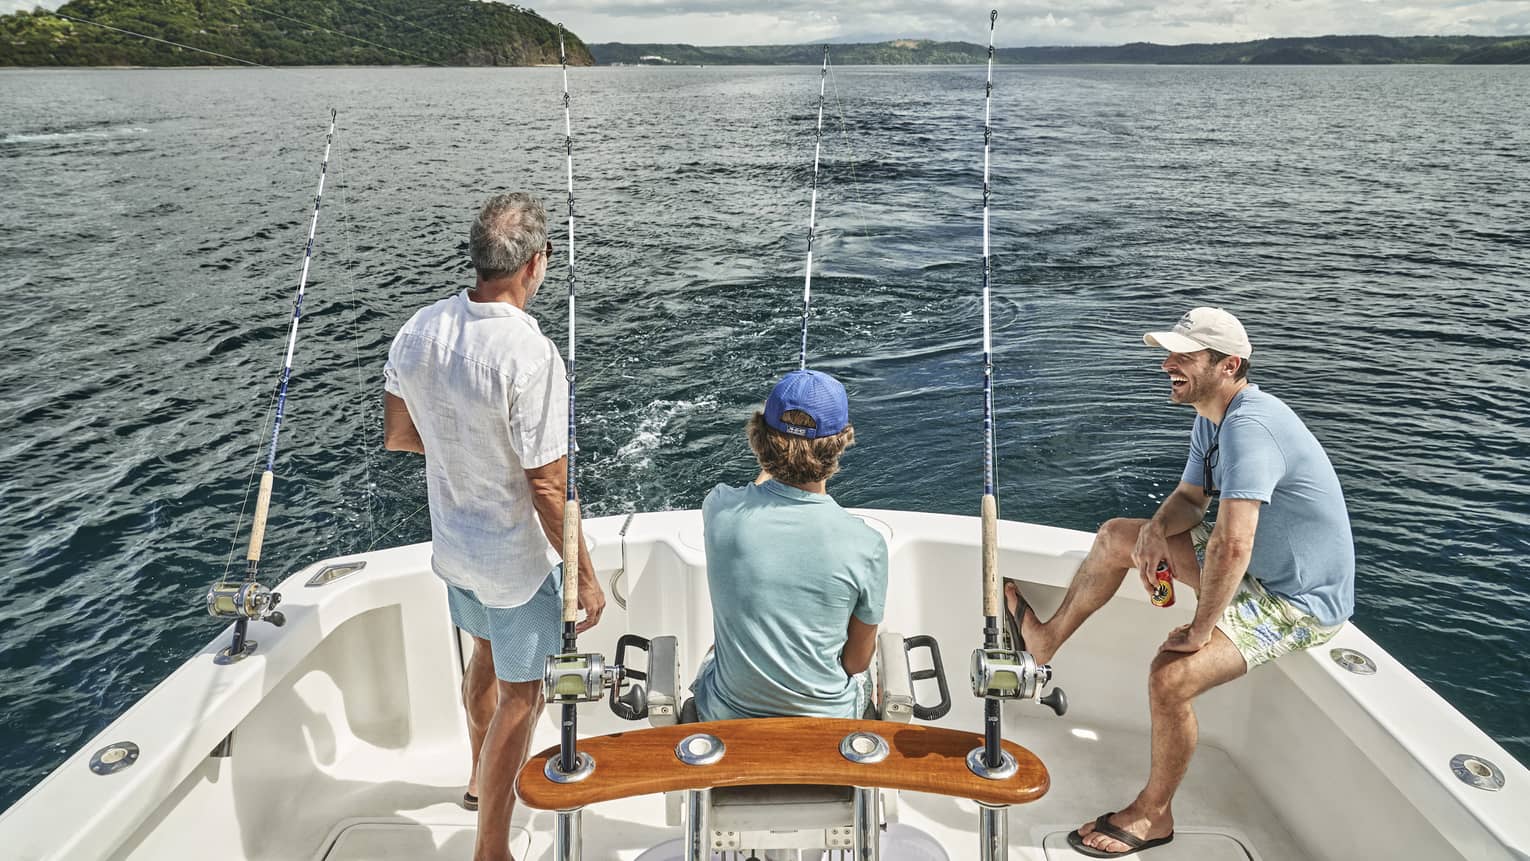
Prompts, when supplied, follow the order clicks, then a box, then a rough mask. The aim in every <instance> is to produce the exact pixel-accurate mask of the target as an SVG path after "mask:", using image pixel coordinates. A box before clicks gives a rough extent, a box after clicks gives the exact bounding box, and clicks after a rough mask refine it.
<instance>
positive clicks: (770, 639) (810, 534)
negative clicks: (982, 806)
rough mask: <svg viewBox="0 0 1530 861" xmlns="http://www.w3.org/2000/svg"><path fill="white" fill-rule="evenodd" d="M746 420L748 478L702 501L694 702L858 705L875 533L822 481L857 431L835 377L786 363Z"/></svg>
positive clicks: (736, 710) (785, 708)
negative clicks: (703, 599) (704, 591)
mask: <svg viewBox="0 0 1530 861" xmlns="http://www.w3.org/2000/svg"><path fill="white" fill-rule="evenodd" d="M748 434H749V447H750V448H751V449H753V450H754V455H755V458H756V459H757V460H758V461H759V463H760V470H761V471H760V475H759V478H757V479H756V480H755V481H754V483H753V484H747V485H744V486H743V487H729V486H728V485H725V484H719V485H718V486H717V487H715V488H713V489H712V492H711V493H708V494H707V498H706V501H705V502H704V503H702V506H701V513H702V520H703V522H704V524H705V533H706V550H707V584H708V588H709V590H710V592H711V597H712V627H713V631H714V637H715V645H714V650H713V653H712V654H711V655H709V656H708V657H707V658H706V659H705V660H704V661H703V663H702V666H701V668H700V669H699V670H698V672H697V678H696V682H695V684H694V685H692V688H693V690H695V692H696V709H697V713H698V716H699V717H700V718H701V719H702V720H727V719H730V718H749V717H775V716H781V715H822V716H826V717H844V718H858V717H861V716H862V714H863V713H864V712H865V710H866V706H867V704H868V701H869V696H868V692H867V685H866V684H865V673H866V669H867V667H869V666H870V665H871V657H872V654H873V652H875V650H876V639H877V625H878V624H880V623H881V621H882V609H883V605H884V604H885V602H886V598H887V544H886V542H884V541H883V540H882V536H881V535H880V534H879V533H877V531H876V530H874V529H872V528H871V527H869V526H867V525H866V524H865V523H863V522H862V521H861V520H860V518H858V517H855V516H854V515H852V514H850V513H849V512H847V511H845V510H844V509H843V508H840V507H839V504H838V503H836V502H835V501H834V500H833V498H832V497H830V496H829V494H828V491H827V490H826V484H827V482H828V479H829V477H830V476H832V475H833V474H834V473H836V472H838V471H839V457H840V455H841V454H843V453H844V451H845V449H847V448H849V447H850V445H851V444H852V443H854V442H855V429H854V428H853V427H851V425H850V404H849V402H848V400H847V399H846V397H845V387H844V386H842V385H840V383H839V381H838V380H836V379H834V378H833V377H831V376H829V375H828V374H825V373H821V372H819V371H808V370H801V371H793V372H792V373H790V374H787V375H786V376H785V377H784V378H783V379H782V380H781V381H780V382H779V383H777V384H776V387H775V388H774V389H773V390H772V391H771V393H770V398H769V400H767V401H766V402H765V410H764V411H763V412H756V413H755V414H754V417H753V418H751V419H750V420H749V426H748Z"/></svg>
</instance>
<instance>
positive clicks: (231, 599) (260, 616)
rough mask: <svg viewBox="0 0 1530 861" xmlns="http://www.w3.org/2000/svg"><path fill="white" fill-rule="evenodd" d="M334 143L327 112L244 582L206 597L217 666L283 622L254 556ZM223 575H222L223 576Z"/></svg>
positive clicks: (225, 583)
mask: <svg viewBox="0 0 1530 861" xmlns="http://www.w3.org/2000/svg"><path fill="white" fill-rule="evenodd" d="M334 139H335V109H334V108H331V109H330V111H329V133H328V134H326V135H325V136H324V160H323V162H321V163H320V165H319V190H318V191H317V192H315V193H314V196H313V219H312V220H311V221H310V222H309V224H308V244H307V245H306V246H305V247H304V249H303V271H302V274H300V275H299V276H298V287H297V297H296V298H295V299H294V300H293V302H292V325H291V327H290V328H289V329H288V332H287V355H286V358H285V359H283V361H282V372H281V379H280V381H279V383H278V384H277V390H276V413H275V416H274V417H273V418H272V421H271V444H270V446H269V448H268V449H267V450H266V469H265V472H263V473H261V475H260V491H259V493H258V494H257V496H256V498H255V514H254V517H253V519H252V520H251V523H250V543H249V547H248V549H247V550H246V551H245V570H244V580H243V582H240V581H230V580H219V581H218V582H217V583H214V584H213V585H212V588H210V589H208V591H207V612H208V613H209V614H211V615H213V616H218V617H222V618H232V619H235V620H236V621H235V622H234V640H233V642H232V643H230V644H229V646H228V648H226V649H224V650H222V651H221V652H219V653H218V655H217V657H216V658H215V660H216V661H217V662H218V663H233V662H235V661H238V660H240V659H241V658H243V657H245V656H246V655H249V654H251V653H252V652H254V651H255V647H256V643H255V641H254V640H250V639H248V638H247V634H248V631H249V624H250V622H251V621H252V620H253V621H257V622H270V623H271V624H273V625H276V626H277V627H280V626H282V625H283V624H285V623H286V621H287V620H286V617H285V616H283V615H282V614H281V613H280V612H278V611H277V609H276V606H277V604H279V603H280V602H281V594H280V593H277V592H273V591H271V590H270V589H269V588H267V587H265V586H263V585H261V584H260V582H259V580H258V577H259V570H260V554H261V550H262V548H263V546H264V545H265V540H266V518H267V516H268V515H269V514H270V511H271V491H272V489H273V487H274V486H275V483H276V448H277V444H278V443H279V442H280V441H281V435H282V418H283V417H284V416H285V415H286V412H287V387H288V384H289V383H291V381H292V356H293V354H294V352H295V351H296V349H297V334H298V323H299V321H301V320H302V318H303V296H304V292H305V291H306V289H307V287H308V268H309V266H310V264H312V262H313V239H314V235H315V234H316V233H317V232H318V229H319V204H320V203H321V202H322V201H323V200H324V180H325V178H326V177H327V176H328V175H329V152H330V145H331V144H332V143H333V142H334ZM225 575H226V572H225Z"/></svg>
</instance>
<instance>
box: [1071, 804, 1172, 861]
mask: <svg viewBox="0 0 1530 861" xmlns="http://www.w3.org/2000/svg"><path fill="white" fill-rule="evenodd" d="M1114 815H1116V812H1115V811H1114V810H1112V811H1111V812H1109V813H1102V814H1100V818H1099V819H1096V820H1095V821H1094V830H1095V831H1096V832H1098V833H1100V834H1103V835H1105V836H1106V837H1109V838H1110V839H1112V840H1119V841H1120V842H1122V843H1125V844H1126V845H1127V846H1128V847H1129V848H1128V849H1127V850H1126V851H1125V852H1106V851H1105V850H1104V849H1096V848H1094V847H1093V846H1090V845H1088V844H1086V843H1084V835H1082V834H1080V833H1078V831H1077V830H1074V831H1070V832H1068V845H1069V846H1072V847H1073V851H1074V852H1077V853H1079V854H1080V855H1088V856H1089V857H1090V858H1122V857H1125V856H1127V855H1135V854H1137V853H1138V852H1145V851H1147V850H1149V849H1152V848H1153V847H1154V846H1162V845H1163V844H1165V843H1168V842H1169V841H1170V840H1173V839H1174V832H1172V831H1171V832H1169V836H1168V837H1158V838H1155V839H1153V840H1143V839H1142V838H1141V837H1138V836H1137V835H1135V834H1131V833H1128V832H1126V831H1122V830H1121V829H1119V828H1117V827H1116V826H1114V825H1111V824H1110V817H1112V816H1114Z"/></svg>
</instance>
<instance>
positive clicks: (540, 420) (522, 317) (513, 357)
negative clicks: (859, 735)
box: [383, 290, 568, 607]
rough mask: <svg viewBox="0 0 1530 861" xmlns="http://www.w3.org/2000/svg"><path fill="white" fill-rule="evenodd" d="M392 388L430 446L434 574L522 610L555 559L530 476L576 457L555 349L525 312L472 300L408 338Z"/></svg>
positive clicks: (393, 355) (404, 335) (390, 371)
mask: <svg viewBox="0 0 1530 861" xmlns="http://www.w3.org/2000/svg"><path fill="white" fill-rule="evenodd" d="M383 377H384V387H385V388H386V390H387V391H388V392H389V393H390V394H392V395H395V396H397V397H399V398H402V399H403V400H404V404H405V405H406V406H408V407H409V417H410V418H411V419H412V420H413V421H414V426H415V429H416V430H418V431H419V433H420V439H421V440H422V441H423V442H424V444H425V482H426V488H427V491H428V494H429V500H430V530H431V537H432V539H433V541H434V545H433V547H432V551H431V567H432V568H434V569H435V572H436V574H437V575H438V576H439V577H440V578H441V579H443V580H445V581H446V582H448V583H451V584H452V585H454V586H458V587H461V588H463V589H467V590H469V591H471V592H472V593H473V594H474V595H476V596H478V599H479V600H480V601H482V602H483V603H484V604H485V605H487V606H490V607H519V606H521V605H522V604H525V603H526V602H527V601H529V600H531V597H532V595H534V594H536V591H537V588H538V587H539V586H541V584H542V582H543V581H544V580H546V579H547V574H548V571H549V570H550V567H551V561H550V560H552V559H553V558H555V557H552V556H550V555H549V552H550V550H551V547H550V546H549V545H548V543H547V537H546V535H545V534H544V533H543V532H542V526H541V523H540V522H539V521H538V520H537V516H536V511H535V509H534V508H533V507H532V504H531V485H530V482H529V481H527V479H526V474H525V470H527V469H534V468H536V467H539V466H545V465H547V464H549V463H552V462H553V461H555V460H557V459H558V458H560V457H563V456H564V455H565V454H567V453H568V380H567V378H566V377H565V375H564V366H563V359H562V357H561V356H560V355H559V354H558V348H557V346H556V345H555V344H553V342H552V341H551V340H549V339H548V338H547V337H546V336H544V335H543V334H542V330H541V328H540V327H539V326H538V325H537V321H536V320H535V319H533V318H532V317H531V315H529V314H527V313H526V312H525V311H522V310H521V309H519V308H517V307H515V306H514V305H511V304H509V303H508V302H474V301H472V300H470V299H468V292H467V291H466V290H464V291H462V292H461V293H459V294H457V295H456V296H453V297H451V298H449V299H442V300H441V301H439V302H437V303H435V304H434V305H431V306H429V307H427V308H422V309H420V310H419V311H417V312H415V315H414V316H413V317H411V318H410V319H409V322H408V323H405V324H404V326H403V328H402V329H399V332H398V335H397V336H395V337H394V339H393V346H392V347H390V348H389V350H388V364H387V366H386V367H384V369H383Z"/></svg>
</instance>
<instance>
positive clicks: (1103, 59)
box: [590, 36, 1530, 66]
mask: <svg viewBox="0 0 1530 861" xmlns="http://www.w3.org/2000/svg"><path fill="white" fill-rule="evenodd" d="M590 51H591V52H592V53H593V54H594V55H595V61H596V62H597V63H600V64H602V65H612V64H618V63H626V64H636V63H647V64H653V65H667V64H678V65H697V64H703V65H797V64H808V65H816V64H817V63H818V62H819V60H820V59H821V58H822V56H823V46H821V45H743V46H728V47H697V46H695V45H661V44H640V45H629V44H624V43H621V42H604V43H599V44H594V45H591V46H590ZM829 56H830V58H831V60H832V62H834V63H837V64H839V65H845V66H849V65H881V64H907V65H920V64H945V63H981V62H983V61H984V60H985V59H987V56H988V49H987V47H986V46H983V45H975V44H972V43H970V42H932V41H928V40H921V39H899V40H896V41H892V42H876V43H859V44H843V45H830V46H829ZM994 59H995V60H996V61H997V62H1000V63H1149V64H1154V63H1159V64H1188V65H1320V64H1324V65H1326V64H1361V63H1364V64H1379V63H1530V37H1527V36H1505V37H1498V36H1406V37H1389V36H1314V37H1303V38H1288V39H1260V40H1258V41H1255V42H1225V43H1221V44H1208V45H1155V44H1152V43H1150V42H1134V43H1132V44H1130V45H1119V46H1116V47H1055V48H1000V49H999V50H998V51H997V52H996V53H995V57H994Z"/></svg>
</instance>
